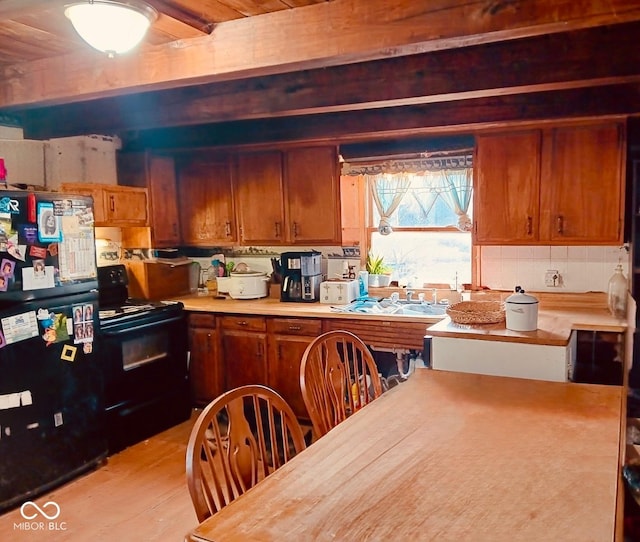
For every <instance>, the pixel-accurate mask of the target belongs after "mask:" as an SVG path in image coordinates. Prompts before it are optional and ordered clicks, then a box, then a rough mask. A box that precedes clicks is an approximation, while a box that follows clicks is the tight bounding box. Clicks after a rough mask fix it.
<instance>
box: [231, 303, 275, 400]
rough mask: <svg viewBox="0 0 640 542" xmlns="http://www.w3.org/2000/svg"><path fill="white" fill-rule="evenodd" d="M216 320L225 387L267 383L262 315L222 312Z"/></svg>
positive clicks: (265, 346) (264, 328)
mask: <svg viewBox="0 0 640 542" xmlns="http://www.w3.org/2000/svg"><path fill="white" fill-rule="evenodd" d="M220 324H221V327H220V329H221V339H222V350H223V355H224V377H225V389H227V390H231V389H233V388H237V387H238V386H245V385H248V384H263V385H268V375H267V324H266V319H265V318H263V317H258V316H245V315H238V316H223V317H221V318H220Z"/></svg>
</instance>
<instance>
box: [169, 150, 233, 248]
mask: <svg viewBox="0 0 640 542" xmlns="http://www.w3.org/2000/svg"><path fill="white" fill-rule="evenodd" d="M178 175H179V183H178V184H179V186H180V198H179V200H180V218H181V228H182V240H183V242H184V243H185V244H188V245H212V244H214V245H231V244H233V243H236V242H237V240H238V237H237V235H236V224H235V217H234V208H233V196H232V186H231V166H230V163H229V161H228V160H220V161H215V162H214V161H206V160H202V159H195V160H193V161H191V162H189V163H185V164H184V165H183V166H180V168H179V173H178Z"/></svg>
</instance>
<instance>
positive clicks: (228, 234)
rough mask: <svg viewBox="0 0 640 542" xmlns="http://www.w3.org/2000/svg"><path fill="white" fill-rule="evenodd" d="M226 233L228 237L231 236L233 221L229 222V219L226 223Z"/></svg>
mask: <svg viewBox="0 0 640 542" xmlns="http://www.w3.org/2000/svg"><path fill="white" fill-rule="evenodd" d="M224 234H225V235H226V236H227V237H230V236H231V222H229V221H228V220H227V221H226V222H225V223H224Z"/></svg>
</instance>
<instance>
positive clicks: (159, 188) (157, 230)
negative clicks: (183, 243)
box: [148, 155, 180, 247]
mask: <svg viewBox="0 0 640 542" xmlns="http://www.w3.org/2000/svg"><path fill="white" fill-rule="evenodd" d="M148 168H149V171H148V179H149V183H148V188H149V193H150V195H151V226H152V227H151V236H152V239H153V242H154V246H156V247H170V246H175V245H177V244H179V243H180V226H179V219H178V202H177V198H176V172H175V163H174V160H173V158H172V157H170V156H153V155H151V156H149V157H148Z"/></svg>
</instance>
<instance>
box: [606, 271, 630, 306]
mask: <svg viewBox="0 0 640 542" xmlns="http://www.w3.org/2000/svg"><path fill="white" fill-rule="evenodd" d="M627 289H628V285H627V278H626V277H625V276H624V273H623V272H622V264H618V265H617V266H616V269H615V271H614V273H613V275H611V278H610V279H609V288H608V291H607V292H608V293H607V301H608V304H609V311H610V312H611V314H613V315H614V316H615V317H616V318H625V317H626V314H627Z"/></svg>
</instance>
